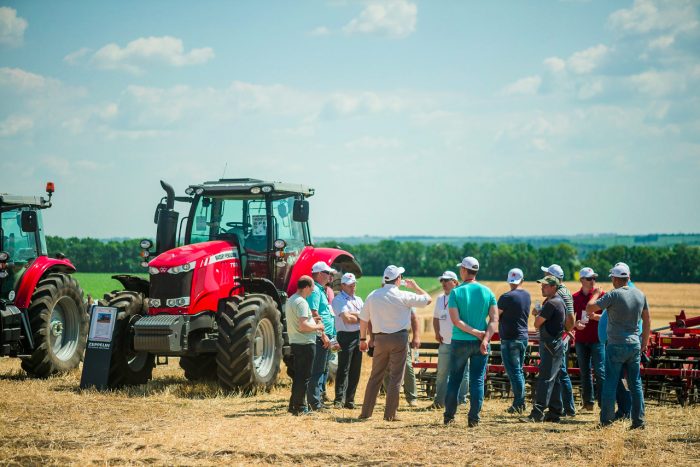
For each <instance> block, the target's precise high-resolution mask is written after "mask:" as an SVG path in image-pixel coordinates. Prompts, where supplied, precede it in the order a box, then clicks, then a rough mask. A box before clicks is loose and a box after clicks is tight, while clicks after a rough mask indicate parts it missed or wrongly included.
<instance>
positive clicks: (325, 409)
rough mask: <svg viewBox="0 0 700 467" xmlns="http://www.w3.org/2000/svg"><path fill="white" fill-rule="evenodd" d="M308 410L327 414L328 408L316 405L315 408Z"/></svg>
mask: <svg viewBox="0 0 700 467" xmlns="http://www.w3.org/2000/svg"><path fill="white" fill-rule="evenodd" d="M309 409H311V411H312V412H328V410H329V409H330V407H328V406H327V405H323V404H321V405H317V406H316V407H309Z"/></svg>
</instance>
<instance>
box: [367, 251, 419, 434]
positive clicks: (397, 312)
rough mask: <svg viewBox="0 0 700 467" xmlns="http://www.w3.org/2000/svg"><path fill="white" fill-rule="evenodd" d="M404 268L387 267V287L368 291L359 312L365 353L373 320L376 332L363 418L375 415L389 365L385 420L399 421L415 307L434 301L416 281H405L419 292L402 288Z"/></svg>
mask: <svg viewBox="0 0 700 467" xmlns="http://www.w3.org/2000/svg"><path fill="white" fill-rule="evenodd" d="M405 271H406V270H405V269H404V268H402V267H398V266H394V265H393V264H392V265H390V266H387V268H386V269H385V270H384V278H383V280H384V286H383V287H382V288H381V289H377V290H375V291H373V292H372V293H371V294H369V296H368V297H367V300H366V301H365V304H364V306H363V307H362V312H361V313H360V350H362V351H363V352H365V351H367V349H368V344H367V331H368V327H369V325H370V323H371V327H372V333H373V334H374V358H373V359H372V373H371V375H370V377H369V381H367V388H366V389H365V398H364V401H363V403H362V413H361V414H360V418H361V419H367V418H369V417H371V416H372V412H373V411H374V405H375V404H376V402H377V394H379V389H380V387H381V386H382V380H383V379H384V372H385V371H386V369H387V368H389V384H388V386H387V387H386V406H385V408H384V420H388V421H392V420H396V410H397V409H398V407H399V392H400V389H401V381H402V380H403V374H404V371H405V369H406V357H407V355H406V346H407V344H408V328H409V326H410V324H411V315H412V313H413V310H412V307H418V308H422V307H424V306H427V305H429V304H430V301H431V299H430V295H429V294H428V292H426V291H425V290H423V289H421V288H420V287H419V286H418V284H417V283H416V282H415V281H414V280H411V279H406V280H405V284H406V287H408V288H410V289H413V290H415V291H416V292H417V293H413V292H406V291H402V290H400V289H399V285H400V284H401V280H402V275H403V273H404V272H405ZM416 331H417V330H415V329H414V333H413V342H412V346H413V347H414V348H418V347H419V346H420V338H419V336H418V333H417V332H416Z"/></svg>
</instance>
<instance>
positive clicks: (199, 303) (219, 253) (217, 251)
mask: <svg viewBox="0 0 700 467" xmlns="http://www.w3.org/2000/svg"><path fill="white" fill-rule="evenodd" d="M190 263H194V265H193V267H191V268H190V269H189V271H183V272H179V273H176V274H171V273H169V272H168V270H170V269H171V268H173V267H177V266H183V265H185V264H190ZM148 265H149V268H157V269H158V274H153V273H152V274H151V287H152V292H156V294H155V295H153V294H152V295H151V298H158V299H160V300H161V306H159V307H153V306H151V307H150V308H149V311H148V314H149V315H160V314H171V315H182V314H187V315H194V314H197V313H201V312H202V311H215V310H216V309H217V305H218V302H219V300H220V299H222V298H225V297H228V296H230V295H239V294H241V293H242V292H243V290H242V289H240V290H233V291H232V289H234V288H235V287H239V288H240V278H241V276H242V273H241V262H240V259H239V258H238V251H237V249H236V247H235V246H234V245H233V244H231V243H229V242H226V241H222V240H216V241H211V242H204V243H194V244H191V245H185V246H181V247H177V248H173V249H172V250H168V251H166V252H164V253H162V254H160V255H158V256H156V257H155V258H154V259H153V260H151V261H150V262H149V263H148ZM161 275H164V276H165V277H166V278H168V280H169V281H177V279H178V278H181V279H182V281H185V282H187V281H189V282H190V285H189V287H188V284H186V283H182V289H181V290H183V291H187V292H183V294H182V295H180V296H179V297H178V296H170V297H167V296H158V295H159V294H158V283H159V281H158V279H159V278H160V277H163V276H161ZM159 276H160V277H159ZM154 285H155V286H156V287H155V290H154V287H153V286H154ZM184 296H187V297H189V300H190V303H189V305H185V306H166V303H165V300H166V299H175V298H181V297H184Z"/></svg>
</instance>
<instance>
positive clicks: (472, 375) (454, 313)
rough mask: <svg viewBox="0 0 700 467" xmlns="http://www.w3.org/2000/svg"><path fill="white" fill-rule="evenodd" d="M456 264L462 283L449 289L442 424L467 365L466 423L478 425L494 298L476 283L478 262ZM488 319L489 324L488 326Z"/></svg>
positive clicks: (451, 412) (453, 408) (450, 414)
mask: <svg viewBox="0 0 700 467" xmlns="http://www.w3.org/2000/svg"><path fill="white" fill-rule="evenodd" d="M458 266H459V274H460V276H461V277H462V281H463V283H462V284H461V285H460V286H459V287H455V288H454V289H452V292H450V298H449V299H448V301H447V305H448V307H449V309H450V318H451V319H452V324H454V328H453V329H452V343H451V344H450V376H449V378H448V381H447V394H446V395H445V413H444V415H443V418H444V422H445V424H446V425H447V424H449V423H452V422H453V421H454V417H455V413H456V412H457V394H458V392H459V386H460V383H461V382H462V376H463V375H464V370H465V368H466V366H467V364H468V365H469V414H468V415H467V425H468V426H469V427H475V426H477V425H478V424H479V413H480V412H481V406H482V405H483V403H484V378H485V376H486V364H487V358H488V353H489V342H490V341H491V336H492V335H493V334H494V333H495V332H496V331H497V330H498V308H497V307H496V297H495V296H494V295H493V292H491V290H490V289H489V288H488V287H486V286H485V285H482V284H479V283H478V282H476V275H477V273H478V272H479V261H477V260H476V258H473V257H471V256H467V257H466V258H464V259H463V260H462V262H461V263H460V264H459V265H458ZM487 318H488V327H487V324H486V323H487Z"/></svg>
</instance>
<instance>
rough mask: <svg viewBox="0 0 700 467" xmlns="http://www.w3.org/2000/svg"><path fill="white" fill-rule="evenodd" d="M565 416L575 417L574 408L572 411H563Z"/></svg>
mask: <svg viewBox="0 0 700 467" xmlns="http://www.w3.org/2000/svg"><path fill="white" fill-rule="evenodd" d="M564 416H565V417H575V416H576V411H575V410H574V411H573V412H564Z"/></svg>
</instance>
